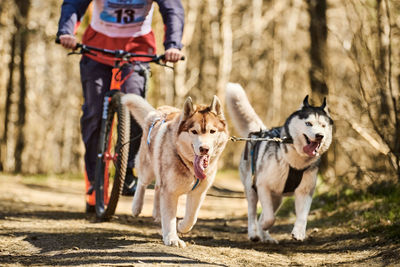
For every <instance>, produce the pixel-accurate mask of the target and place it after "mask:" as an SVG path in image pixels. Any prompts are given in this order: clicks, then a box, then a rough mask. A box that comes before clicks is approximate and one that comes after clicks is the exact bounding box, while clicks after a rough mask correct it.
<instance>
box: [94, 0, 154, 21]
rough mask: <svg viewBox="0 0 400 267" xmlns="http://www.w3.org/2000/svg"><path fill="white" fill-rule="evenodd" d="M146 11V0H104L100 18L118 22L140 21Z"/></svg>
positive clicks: (147, 7) (147, 6) (144, 17)
mask: <svg viewBox="0 0 400 267" xmlns="http://www.w3.org/2000/svg"><path fill="white" fill-rule="evenodd" d="M148 11H149V5H148V2H147V1H146V0H106V1H105V2H104V6H103V11H102V12H101V13H100V19H101V20H103V21H105V22H111V23H118V24H132V23H140V22H143V21H145V19H146V16H147V14H148Z"/></svg>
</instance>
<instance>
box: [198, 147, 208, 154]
mask: <svg viewBox="0 0 400 267" xmlns="http://www.w3.org/2000/svg"><path fill="white" fill-rule="evenodd" d="M209 150H210V148H209V147H208V146H201V147H200V153H201V154H202V155H206V154H208V151H209Z"/></svg>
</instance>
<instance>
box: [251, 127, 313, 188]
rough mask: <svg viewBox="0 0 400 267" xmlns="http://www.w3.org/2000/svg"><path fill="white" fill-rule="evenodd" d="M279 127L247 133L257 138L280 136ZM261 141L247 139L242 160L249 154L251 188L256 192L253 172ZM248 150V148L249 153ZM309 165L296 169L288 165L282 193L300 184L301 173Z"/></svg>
mask: <svg viewBox="0 0 400 267" xmlns="http://www.w3.org/2000/svg"><path fill="white" fill-rule="evenodd" d="M281 129H282V128H280V127H277V128H273V129H271V130H269V131H262V130H260V131H259V132H251V133H250V134H249V137H254V136H256V137H257V138H265V137H271V138H274V137H280V134H281ZM261 142H262V141H256V142H251V141H247V142H246V146H245V151H244V160H248V155H249V154H250V157H251V173H252V177H253V185H252V188H253V189H254V191H256V192H257V187H256V179H255V175H254V174H255V172H256V162H257V157H258V153H259V150H260V144H261ZM249 150H250V153H249ZM309 167H310V166H308V167H306V168H304V169H302V170H298V169H295V168H293V167H292V166H290V165H289V174H288V177H287V179H286V183H285V188H284V189H283V193H293V192H294V191H295V190H296V188H297V187H298V186H299V185H300V183H301V180H302V179H303V173H304V172H305V171H306V170H307V169H308V168H309Z"/></svg>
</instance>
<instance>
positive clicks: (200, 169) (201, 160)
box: [193, 155, 209, 180]
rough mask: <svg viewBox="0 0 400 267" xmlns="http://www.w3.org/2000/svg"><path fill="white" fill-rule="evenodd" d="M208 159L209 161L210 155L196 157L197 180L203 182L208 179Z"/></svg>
mask: <svg viewBox="0 0 400 267" xmlns="http://www.w3.org/2000/svg"><path fill="white" fill-rule="evenodd" d="M208 159H209V156H208V155H201V156H198V155H195V156H194V162H193V166H194V175H195V176H196V178H198V179H201V180H202V179H204V178H206V177H207V175H206V169H207V167H208Z"/></svg>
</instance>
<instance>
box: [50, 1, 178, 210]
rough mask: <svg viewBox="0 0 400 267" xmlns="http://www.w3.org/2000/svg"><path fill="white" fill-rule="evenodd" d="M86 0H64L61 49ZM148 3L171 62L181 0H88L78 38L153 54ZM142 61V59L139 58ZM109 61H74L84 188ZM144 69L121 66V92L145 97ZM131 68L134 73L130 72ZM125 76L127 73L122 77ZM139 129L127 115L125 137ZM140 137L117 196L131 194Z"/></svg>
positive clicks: (70, 45) (69, 41)
mask: <svg viewBox="0 0 400 267" xmlns="http://www.w3.org/2000/svg"><path fill="white" fill-rule="evenodd" d="M90 2H91V0H64V1H63V4H62V7H61V16H60V20H59V25H58V32H57V36H58V38H59V39H60V43H61V45H62V46H63V47H65V48H67V49H74V48H75V47H76V43H77V40H76V38H75V30H76V28H77V26H79V21H80V20H81V18H82V17H83V15H84V14H85V12H86V10H87V9H88V6H89V4H90ZM153 2H157V4H158V6H159V10H160V13H161V16H162V18H163V22H164V24H165V37H164V43H163V44H164V48H165V60H166V61H169V62H176V61H178V60H179V59H180V58H181V57H182V56H183V54H182V52H181V51H180V50H181V48H182V44H181V38H182V33H183V25H184V10H183V7H182V3H181V0H154V1H153V0H94V1H93V6H92V17H91V22H90V25H89V26H88V27H87V29H86V30H85V33H84V35H83V37H82V43H83V44H86V45H89V46H93V47H98V48H104V49H111V50H125V51H128V52H131V53H138V54H140V53H142V54H155V53H156V45H155V37H154V34H153V31H152V28H151V24H152V15H153V9H154V6H153ZM144 60H145V59H144ZM113 64H114V61H113V60H112V59H110V58H109V57H108V58H107V57H106V56H104V55H99V54H97V55H95V54H84V55H83V56H82V59H81V61H80V75H81V82H82V87H83V97H84V103H83V106H82V110H83V115H82V117H81V122H80V123H81V134H82V139H83V142H84V144H85V168H86V174H87V175H86V176H85V181H86V190H89V188H90V187H93V184H94V175H95V166H96V155H97V145H98V144H97V143H98V139H99V134H100V124H101V115H102V114H101V113H102V105H103V99H104V95H105V93H106V91H108V90H109V88H110V83H111V74H112V66H113ZM144 69H146V70H149V64H148V63H144V62H135V63H134V64H133V65H129V67H126V68H125V67H124V68H123V69H122V77H121V78H122V79H123V78H124V77H128V78H127V79H126V81H125V83H124V84H123V85H122V87H121V90H122V91H123V92H124V93H134V94H137V95H140V96H142V97H145V95H146V92H145V88H144V87H145V86H144V83H145V77H144V76H145V75H144V71H143V70H144ZM133 71H134V72H133ZM128 75H129V76H128ZM141 132H142V130H141V128H140V126H139V125H138V124H137V123H136V121H135V120H134V119H133V118H131V137H136V136H138V135H140V134H141ZM139 145H140V138H136V140H135V141H132V142H131V144H130V154H129V158H128V168H127V173H126V177H125V184H124V188H123V192H122V194H123V195H133V194H134V192H135V189H136V181H137V178H136V177H135V176H134V173H133V171H132V168H134V158H135V155H136V153H137V151H138V149H139ZM94 205H95V198H94V194H92V195H91V196H88V197H87V202H86V211H87V212H93V211H94Z"/></svg>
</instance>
